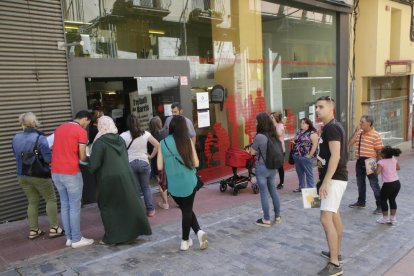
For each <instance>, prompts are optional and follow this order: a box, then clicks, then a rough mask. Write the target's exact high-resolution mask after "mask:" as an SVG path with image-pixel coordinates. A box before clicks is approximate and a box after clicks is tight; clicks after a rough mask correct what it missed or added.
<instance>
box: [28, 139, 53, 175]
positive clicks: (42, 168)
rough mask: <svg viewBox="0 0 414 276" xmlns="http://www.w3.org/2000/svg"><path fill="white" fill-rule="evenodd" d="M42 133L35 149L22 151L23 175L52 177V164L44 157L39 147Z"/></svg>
mask: <svg viewBox="0 0 414 276" xmlns="http://www.w3.org/2000/svg"><path fill="white" fill-rule="evenodd" d="M39 137H40V135H38V136H37V138H36V142H35V144H34V147H33V150H32V151H31V152H22V153H21V157H22V175H25V176H33V177H40V178H50V177H51V173H50V165H49V163H46V162H45V161H44V159H43V156H42V154H41V153H40V151H39V149H38V142H39Z"/></svg>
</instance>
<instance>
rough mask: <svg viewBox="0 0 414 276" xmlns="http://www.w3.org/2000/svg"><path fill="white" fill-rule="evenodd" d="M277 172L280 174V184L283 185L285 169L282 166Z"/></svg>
mask: <svg viewBox="0 0 414 276" xmlns="http://www.w3.org/2000/svg"><path fill="white" fill-rule="evenodd" d="M277 172H278V173H279V178H280V182H279V184H283V183H284V182H285V169H284V168H283V166H282V167H280V168H279V169H277Z"/></svg>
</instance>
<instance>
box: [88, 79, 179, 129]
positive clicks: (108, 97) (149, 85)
mask: <svg viewBox="0 0 414 276" xmlns="http://www.w3.org/2000/svg"><path fill="white" fill-rule="evenodd" d="M85 84H86V97H87V106H88V109H89V110H101V111H103V112H104V114H105V115H107V116H110V117H111V118H112V119H113V120H114V122H115V124H116V127H117V128H118V132H119V133H122V132H124V131H126V130H127V126H126V118H127V117H128V115H130V114H132V113H133V114H135V115H137V116H139V118H140V123H141V127H142V129H145V130H147V129H148V123H149V120H151V118H152V117H154V116H160V118H161V120H162V121H163V122H164V121H165V118H166V117H167V116H170V115H171V104H172V103H173V102H180V85H179V78H178V77H136V78H134V77H124V78H86V79H85Z"/></svg>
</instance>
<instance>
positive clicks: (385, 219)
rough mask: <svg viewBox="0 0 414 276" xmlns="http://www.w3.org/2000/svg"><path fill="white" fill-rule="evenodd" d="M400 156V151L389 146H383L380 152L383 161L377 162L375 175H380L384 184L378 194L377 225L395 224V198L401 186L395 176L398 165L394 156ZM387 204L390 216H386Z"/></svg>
mask: <svg viewBox="0 0 414 276" xmlns="http://www.w3.org/2000/svg"><path fill="white" fill-rule="evenodd" d="M400 154H401V150H400V149H397V148H392V147H390V146H385V147H384V148H383V149H382V150H381V156H382V158H383V159H381V160H379V161H378V167H377V174H381V176H382V181H383V182H384V184H382V188H381V194H380V195H381V209H382V217H380V218H378V219H377V222H378V223H382V224H385V223H390V224H395V223H396V222H397V220H396V218H395V214H396V213H397V203H396V202H395V198H396V197H397V195H398V192H399V191H400V188H401V184H400V180H399V178H398V174H397V171H399V170H400V164H398V161H397V159H396V158H395V156H399V155H400ZM388 202H389V205H390V216H388Z"/></svg>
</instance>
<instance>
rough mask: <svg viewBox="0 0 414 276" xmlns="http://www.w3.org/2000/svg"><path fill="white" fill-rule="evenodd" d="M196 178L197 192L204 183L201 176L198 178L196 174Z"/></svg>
mask: <svg viewBox="0 0 414 276" xmlns="http://www.w3.org/2000/svg"><path fill="white" fill-rule="evenodd" d="M196 177H197V185H196V190H197V191H198V190H200V189H201V188H203V186H204V182H203V180H202V179H201V176H200V175H199V174H198V173H196Z"/></svg>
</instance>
